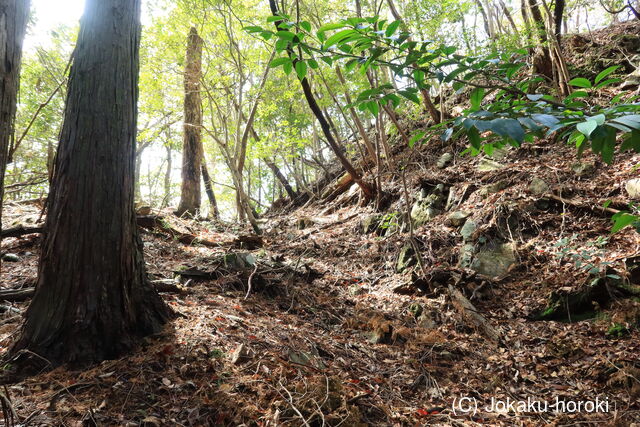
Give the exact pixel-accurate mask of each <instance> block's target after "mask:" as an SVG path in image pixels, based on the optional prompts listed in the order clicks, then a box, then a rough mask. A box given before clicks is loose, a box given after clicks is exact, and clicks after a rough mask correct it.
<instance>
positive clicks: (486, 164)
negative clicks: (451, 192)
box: [477, 157, 504, 172]
mask: <svg viewBox="0 0 640 427" xmlns="http://www.w3.org/2000/svg"><path fill="white" fill-rule="evenodd" d="M503 167H504V165H503V164H502V163H499V162H497V161H495V160H492V159H488V158H486V157H485V158H483V159H482V160H480V163H478V166H477V170H478V171H479V172H493V171H497V170H500V169H502V168H503Z"/></svg>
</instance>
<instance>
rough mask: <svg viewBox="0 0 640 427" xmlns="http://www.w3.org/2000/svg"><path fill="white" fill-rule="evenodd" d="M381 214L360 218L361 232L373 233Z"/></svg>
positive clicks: (378, 225) (380, 219) (378, 223)
mask: <svg viewBox="0 0 640 427" xmlns="http://www.w3.org/2000/svg"><path fill="white" fill-rule="evenodd" d="M382 218H383V217H382V215H377V214H376V215H370V216H368V217H366V218H365V219H364V220H362V232H363V233H364V234H369V233H373V232H374V231H376V230H377V229H378V228H379V227H380V222H381V221H382Z"/></svg>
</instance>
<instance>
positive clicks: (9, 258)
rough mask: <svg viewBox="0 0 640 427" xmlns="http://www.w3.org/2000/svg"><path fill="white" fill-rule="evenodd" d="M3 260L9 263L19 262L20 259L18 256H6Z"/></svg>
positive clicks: (3, 256)
mask: <svg viewBox="0 0 640 427" xmlns="http://www.w3.org/2000/svg"><path fill="white" fill-rule="evenodd" d="M2 260H3V261H7V262H19V261H20V257H19V256H18V255H16V254H4V255H2Z"/></svg>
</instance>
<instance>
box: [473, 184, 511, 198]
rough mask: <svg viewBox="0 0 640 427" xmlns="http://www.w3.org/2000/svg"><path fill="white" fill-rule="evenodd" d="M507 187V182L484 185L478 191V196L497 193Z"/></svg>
mask: <svg viewBox="0 0 640 427" xmlns="http://www.w3.org/2000/svg"><path fill="white" fill-rule="evenodd" d="M508 187H509V182H508V181H506V180H501V181H498V182H494V183H493V184H489V185H485V186H484V187H482V188H481V189H480V195H481V196H486V195H488V194H495V193H499V192H500V191H502V190H504V189H506V188H508Z"/></svg>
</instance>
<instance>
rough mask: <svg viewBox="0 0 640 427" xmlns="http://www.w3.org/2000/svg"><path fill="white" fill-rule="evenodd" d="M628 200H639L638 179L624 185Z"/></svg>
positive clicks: (639, 181) (639, 187) (639, 183)
mask: <svg viewBox="0 0 640 427" xmlns="http://www.w3.org/2000/svg"><path fill="white" fill-rule="evenodd" d="M624 188H625V189H626V190H627V194H628V195H629V198H631V199H634V200H640V178H634V179H630V180H629V181H627V182H626V183H625V185H624Z"/></svg>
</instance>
